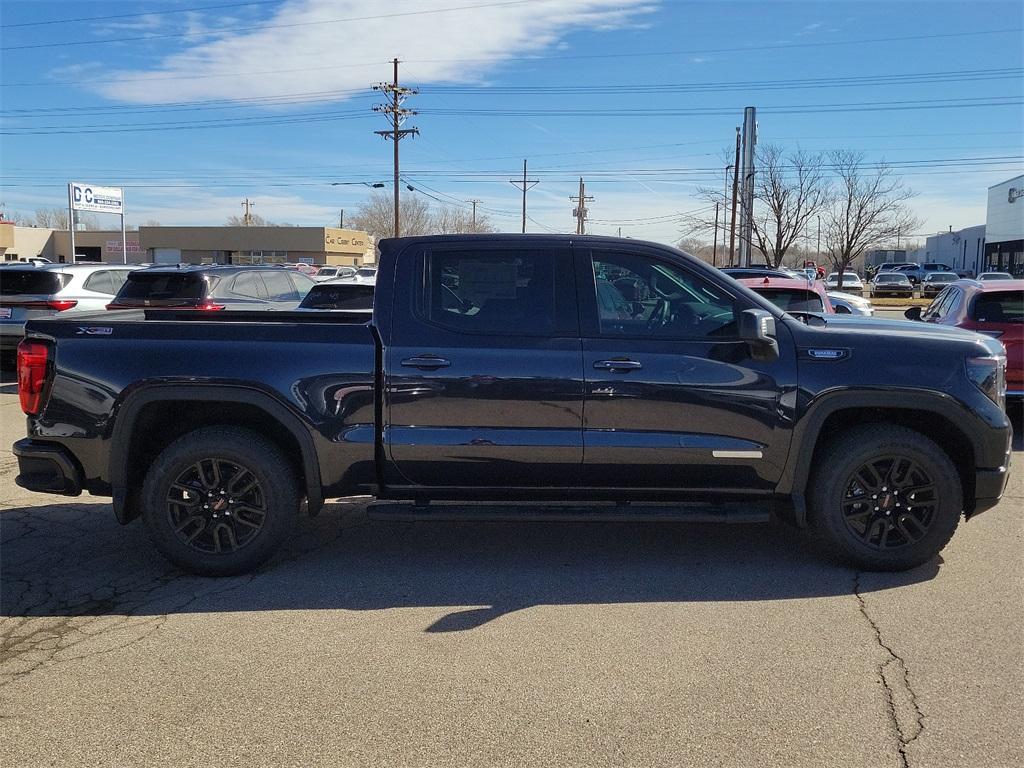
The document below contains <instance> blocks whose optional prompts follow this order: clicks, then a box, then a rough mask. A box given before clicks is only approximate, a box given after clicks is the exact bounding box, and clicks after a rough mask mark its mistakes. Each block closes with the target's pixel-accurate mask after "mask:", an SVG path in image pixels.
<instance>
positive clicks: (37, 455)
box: [12, 437, 82, 496]
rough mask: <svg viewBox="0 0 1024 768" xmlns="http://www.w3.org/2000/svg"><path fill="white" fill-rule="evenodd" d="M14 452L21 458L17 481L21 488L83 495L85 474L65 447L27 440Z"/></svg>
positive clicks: (67, 494) (14, 449)
mask: <svg viewBox="0 0 1024 768" xmlns="http://www.w3.org/2000/svg"><path fill="white" fill-rule="evenodd" d="M12 450H13V452H14V455H15V456H17V457H18V476H17V477H16V478H15V479H14V482H15V483H17V484H18V485H19V486H20V487H22V488H24V489H26V490H28V491H35V492H37V493H57V494H61V495H63V496H78V495H80V494H81V493H82V472H81V470H80V469H79V468H78V464H77V462H76V461H75V460H74V459H73V458H72V456H71V454H70V453H69V452H68V450H67V449H66V448H64V447H62V446H59V445H53V444H52V443H39V442H36V441H34V440H32V439H31V438H27V437H26V438H24V439H22V440H19V441H18V442H16V443H15V444H14V446H13V448H12Z"/></svg>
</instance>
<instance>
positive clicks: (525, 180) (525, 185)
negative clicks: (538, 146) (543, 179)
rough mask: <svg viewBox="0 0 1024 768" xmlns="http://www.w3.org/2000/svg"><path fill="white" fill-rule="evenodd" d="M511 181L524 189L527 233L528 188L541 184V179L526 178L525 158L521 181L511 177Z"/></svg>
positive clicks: (517, 187)
mask: <svg viewBox="0 0 1024 768" xmlns="http://www.w3.org/2000/svg"><path fill="white" fill-rule="evenodd" d="M509 181H510V182H511V183H512V185H513V186H514V187H516V189H522V190H523V234H524V235H525V234H526V190H528V189H533V188H534V187H536V186H537V185H538V184H540V179H528V178H526V161H525V160H523V178H522V180H521V181H520V180H519V179H509ZM520 184H522V186H521V187H520V186H519V185H520Z"/></svg>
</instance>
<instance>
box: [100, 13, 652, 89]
mask: <svg viewBox="0 0 1024 768" xmlns="http://www.w3.org/2000/svg"><path fill="white" fill-rule="evenodd" d="M499 3H500V0H491V2H490V3H488V2H487V0H484V2H482V3H480V5H478V7H475V8H470V7H468V6H471V5H472V4H473V3H472V2H471V0H408V2H403V3H401V4H400V5H393V4H390V3H388V4H384V3H380V2H377V1H375V0H289V1H288V2H286V3H284V5H283V6H282V7H281V8H280V9H279V10H278V11H277V13H275V14H274V15H273V16H272V17H271V18H269V19H267V20H266V22H265V24H266V25H272V26H274V27H275V28H265V29H259V30H253V31H244V30H242V31H238V32H234V31H233V30H232V27H230V26H225V25H223V24H221V23H219V21H220V20H219V21H218V23H215V24H210V23H208V22H206V21H205V20H201V19H199V18H196V17H192V18H190V19H189V24H190V29H191V31H194V32H201V33H202V34H204V35H209V36H210V37H207V38H205V39H204V40H201V41H198V42H197V41H195V40H194V39H192V41H191V42H186V43H185V45H186V47H185V49H184V50H181V51H179V52H177V53H174V54H171V55H168V56H166V57H164V58H163V60H162V61H160V63H159V65H158V66H156V67H154V68H153V69H148V70H144V71H130V70H129V71H120V72H113V73H110V75H109V76H110V78H111V80H110V81H107V82H105V83H97V84H96V85H95V86H94V88H96V90H98V91H99V92H100V93H101V94H102V95H104V96H106V97H108V98H110V99H113V100H117V101H123V102H130V103H138V104H161V103H168V102H174V101H188V100H193V99H241V98H251V97H259V96H273V95H279V94H285V93H293V92H302V91H332V90H346V89H353V88H365V87H366V86H367V85H368V84H369V83H370V82H372V81H374V80H379V79H385V78H386V77H387V76H388V75H389V74H390V68H389V67H388V66H387V64H386V62H387V61H388V60H389V59H390V58H392V57H394V56H398V57H399V58H400V59H403V60H407V61H409V62H410V66H411V68H412V70H413V72H414V74H415V79H416V80H417V81H418V82H466V81H476V80H479V79H480V78H481V77H482V75H483V74H484V73H485V70H486V69H488V68H493V67H494V66H496V65H499V64H500V63H501V62H502V61H504V60H506V59H508V58H510V57H515V56H522V55H530V54H535V53H540V52H541V51H543V50H545V49H547V48H550V47H553V46H557V45H558V44H559V43H561V42H564V40H563V38H564V37H565V36H566V35H567V34H569V33H571V32H573V31H576V30H584V29H585V30H602V31H603V30H612V29H622V28H630V27H633V26H635V25H636V20H637V18H638V17H639V16H642V15H644V14H648V13H651V12H652V11H653V10H654V9H655V6H654V5H652V3H650V2H649V1H648V0H523V2H519V3H510V4H505V5H500V4H499ZM487 5H490V7H486V6H487ZM463 6H466V7H464V8H463V9H462V10H458V11H450V12H443V13H424V14H420V15H415V16H399V17H392V18H376V19H365V20H363V21H350V22H339V21H337V20H338V19H351V18H357V17H367V16H380V15H382V14H389V13H390V14H396V13H409V12H414V11H430V10H438V9H447V8H460V7H463ZM247 26H251V24H247ZM187 40H189V39H188V38H186V41H187ZM114 81H120V82H114Z"/></svg>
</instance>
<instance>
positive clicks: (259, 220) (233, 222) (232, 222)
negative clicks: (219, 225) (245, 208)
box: [224, 213, 277, 227]
mask: <svg viewBox="0 0 1024 768" xmlns="http://www.w3.org/2000/svg"><path fill="white" fill-rule="evenodd" d="M224 226H225V227H276V226H277V224H275V223H274V222H272V221H267V220H266V219H265V218H263V217H262V216H260V215H259V214H258V213H250V214H249V223H248V224H247V223H246V221H245V217H244V216H239V215H237V214H235V215H232V216H228V218H227V220H226V221H225V222H224Z"/></svg>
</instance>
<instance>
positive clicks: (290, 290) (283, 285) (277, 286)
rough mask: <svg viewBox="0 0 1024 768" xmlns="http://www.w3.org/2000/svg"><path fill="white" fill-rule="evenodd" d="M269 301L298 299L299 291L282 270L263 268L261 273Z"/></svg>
mask: <svg viewBox="0 0 1024 768" xmlns="http://www.w3.org/2000/svg"><path fill="white" fill-rule="evenodd" d="M261 274H262V277H263V284H264V285H265V286H267V296H268V297H269V298H270V300H271V301H298V300H299V292H298V291H296V290H295V286H294V285H292V281H291V280H289V279H288V275H287V273H285V272H284V271H283V270H280V271H279V270H271V269H268V270H265V271H264V272H262V273H261Z"/></svg>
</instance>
